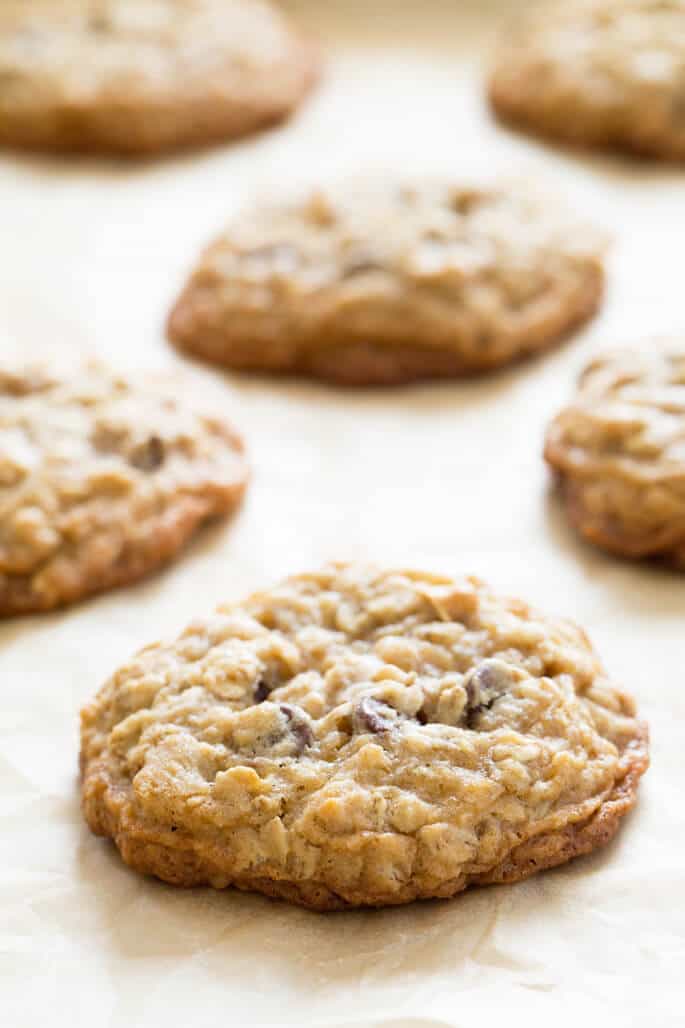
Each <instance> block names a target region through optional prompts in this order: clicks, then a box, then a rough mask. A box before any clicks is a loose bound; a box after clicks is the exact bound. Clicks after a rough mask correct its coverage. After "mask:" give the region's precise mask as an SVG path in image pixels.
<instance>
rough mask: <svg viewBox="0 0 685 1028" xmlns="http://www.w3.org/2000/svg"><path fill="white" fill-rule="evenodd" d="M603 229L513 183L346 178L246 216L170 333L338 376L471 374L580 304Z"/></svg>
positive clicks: (239, 362)
mask: <svg viewBox="0 0 685 1028" xmlns="http://www.w3.org/2000/svg"><path fill="white" fill-rule="evenodd" d="M603 242H604V241H603V240H601V239H600V237H599V235H598V233H597V232H595V231H594V230H592V229H590V228H589V227H588V226H586V225H584V224H582V223H579V222H576V221H575V220H574V219H572V218H569V217H568V216H567V215H566V214H562V213H560V211H559V210H558V208H557V206H556V204H555V203H554V202H553V201H552V200H549V199H547V200H542V199H541V198H539V197H538V196H534V195H533V193H532V192H529V191H527V190H522V189H519V188H514V187H509V186H501V187H491V188H483V189H474V188H471V187H465V186H459V185H449V184H444V183H435V182H433V183H424V184H422V185H420V186H417V187H410V186H398V185H392V184H386V183H383V184H380V183H373V184H367V185H366V186H365V187H364V188H361V187H359V188H358V187H356V186H352V185H347V186H346V187H344V188H343V187H340V188H334V189H332V190H328V191H327V192H316V193H312V194H311V195H309V196H307V197H306V198H298V199H293V200H291V201H290V202H286V203H282V204H280V205H274V206H272V207H271V208H269V207H268V206H267V207H264V206H263V205H262V206H259V207H256V208H255V209H254V210H252V211H248V212H246V213H245V214H243V215H242V216H240V217H239V218H238V219H237V220H236V221H235V222H234V224H233V225H231V226H230V228H229V229H228V231H227V232H226V233H225V234H224V235H223V236H222V237H221V238H220V239H218V240H217V241H216V242H215V243H214V245H212V246H210V247H209V249H208V250H207V251H206V252H205V254H204V255H203V257H202V258H201V260H200V262H199V264H198V266H197V267H196V269H195V271H194V272H193V273H192V275H191V277H190V280H189V282H188V284H187V285H186V287H185V289H184V290H183V293H182V295H181V297H180V298H179V300H178V301H177V303H176V305H175V307H174V309H173V311H172V313H171V317H170V319H169V326H168V330H169V335H170V338H171V339H172V340H173V341H174V342H175V343H176V344H177V345H178V346H179V347H180V348H181V349H183V350H185V351H186V352H188V353H190V354H194V355H196V356H198V357H202V358H205V359H207V360H210V361H213V362H215V363H217V364H221V365H225V366H226V367H231V368H240V369H247V370H260V371H269V372H291V373H296V374H301V375H311V376H315V377H318V378H323V379H327V380H330V381H332V382H337V383H341V384H347V385H371V384H381V385H384V384H392V383H399V382H406V381H410V380H412V379H422V378H432V377H443V376H453V375H457V376H459V375H466V374H469V373H472V372H478V371H483V370H486V369H489V368H496V367H498V366H500V365H503V364H507V363H509V362H511V361H513V360H516V359H517V358H520V357H523V356H524V355H527V354H531V353H534V352H536V351H538V350H540V349H542V348H544V347H546V346H548V345H550V344H551V343H554V342H556V341H557V340H559V339H560V337H562V336H564V335H565V334H566V333H567V332H568V331H569V330H570V329H572V328H574V327H575V326H577V325H579V324H581V323H582V322H583V321H585V320H586V319H587V318H589V317H590V315H592V314H593V313H594V312H595V310H596V309H597V307H598V305H599V302H600V298H601V295H602V286H603V270H602V254H603Z"/></svg>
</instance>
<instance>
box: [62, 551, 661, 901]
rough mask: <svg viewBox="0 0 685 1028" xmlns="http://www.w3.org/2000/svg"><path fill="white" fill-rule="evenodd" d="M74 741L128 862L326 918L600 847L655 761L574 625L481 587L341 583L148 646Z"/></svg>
mask: <svg viewBox="0 0 685 1028" xmlns="http://www.w3.org/2000/svg"><path fill="white" fill-rule="evenodd" d="M81 742H82V750H81V761H82V770H83V793H82V799H83V809H84V813H85V816H86V818H87V821H88V823H89V825H90V827H91V828H92V829H93V831H95V832H97V833H99V834H103V835H108V836H111V837H112V838H113V839H114V840H115V842H116V844H117V846H118V847H119V849H120V851H121V854H122V856H123V858H124V860H125V861H126V862H127V863H128V864H130V865H131V866H132V867H134V868H136V869H138V870H140V871H143V872H148V873H152V874H155V875H158V876H159V877H161V878H163V879H164V880H166V881H169V882H172V883H176V884H180V885H194V884H204V883H208V884H211V885H213V886H216V887H219V888H222V887H225V886H229V885H233V886H237V887H238V888H241V889H247V890H256V891H260V892H264V893H267V894H269V895H273V896H280V897H284V898H286V899H290V900H292V901H294V902H298V903H301V904H304V905H306V906H309V907H313V908H315V909H320V910H329V909H337V908H342V907H346V906H350V905H353V906H358V905H376V906H383V905H389V904H397V903H404V902H408V901H410V900H413V899H416V898H426V897H447V896H451V895H454V894H455V893H457V892H459V891H461V890H462V889H464V888H466V887H467V886H468V885H471V884H475V883H487V882H496V881H515V880H517V879H518V878H523V877H526V876H528V875H530V874H532V873H533V872H535V871H537V870H540V869H541V868H544V867H549V866H553V865H554V864H558V863H561V862H563V861H566V860H568V859H570V858H571V857H573V856H576V855H577V854H579V853H584V852H587V851H589V850H591V849H593V848H594V847H596V846H599V845H601V844H602V843H604V842H606V841H607V840H608V839H609V838H610V837H611V836H612V835H613V834H614V832H615V831H616V829H617V827H618V824H619V821H620V819H621V817H622V816H623V815H624V814H625V813H626V812H627V811H628V810H629V809H630V808H631V807H632V805H633V803H634V801H635V794H636V789H637V784H638V781H639V778H640V776H641V774H642V773H643V772H644V770H645V769H646V767H647V762H648V758H647V742H646V729H645V727H644V725H643V724H642V723H641V722H640V721H638V720H637V719H636V716H635V710H634V705H633V702H632V700H631V699H630V698H629V697H628V696H627V695H626V694H624V693H623V692H622V691H621V690H620V689H619V688H617V687H616V686H615V685H614V684H613V683H612V682H611V681H610V680H609V679H608V678H607V677H606V675H605V673H604V671H603V669H602V666H601V664H600V663H599V661H598V660H597V658H596V656H595V655H594V653H593V651H592V649H591V648H590V645H589V643H588V641H587V639H586V637H585V636H584V634H583V633H582V632H581V631H580V630H579V629H577V628H575V627H574V626H573V625H571V624H570V623H567V622H562V621H554V620H550V619H548V618H546V617H543V616H542V615H539V614H537V613H535V612H534V611H532V610H531V609H530V608H529V607H528V606H527V605H526V604H525V603H522V602H521V601H519V600H509V599H503V598H501V597H498V596H496V595H495V594H493V593H492V592H491V591H490V590H489V589H488V588H487V587H486V586H485V585H483V584H482V583H481V582H479V581H478V580H477V579H473V578H465V579H460V580H454V579H451V578H448V577H444V576H439V575H433V574H427V573H421V572H414V571H382V570H378V569H374V568H368V567H360V566H356V565H344V564H337V565H331V566H329V567H326V568H324V569H323V570H321V571H319V572H317V573H313V574H306V575H299V576H296V577H293V578H290V579H287V580H286V581H284V582H283V583H282V584H280V585H279V586H277V587H275V588H273V589H270V590H268V591H265V592H262V593H258V594H256V595H253V596H251V597H250V598H248V599H247V600H246V601H245V602H244V603H240V604H235V605H229V606H225V607H220V608H219V609H218V610H217V612H216V613H215V614H214V615H213V616H211V617H209V618H206V619H203V620H198V621H196V622H194V623H193V624H191V625H190V626H189V627H188V628H187V629H186V630H185V631H184V632H183V633H182V634H181V635H180V637H179V638H178V639H177V640H176V641H175V642H172V643H168V644H155V645H152V646H149V647H147V648H146V649H144V650H142V651H141V652H140V653H139V654H138V655H137V656H136V657H134V658H133V659H132V660H131V661H130V662H129V663H128V664H126V665H124V666H123V667H122V668H120V669H119V670H118V671H117V672H116V673H115V674H114V675H113V676H112V677H111V678H110V680H109V681H108V682H107V683H106V684H105V685H104V687H103V688H102V689H101V691H100V693H99V694H98V695H97V696H96V698H95V699H94V700H93V701H92V702H91V703H90V704H89V705H88V706H87V707H86V708H85V709H84V711H83V713H82V737H81Z"/></svg>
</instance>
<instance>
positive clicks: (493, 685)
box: [464, 659, 512, 728]
mask: <svg viewBox="0 0 685 1028" xmlns="http://www.w3.org/2000/svg"><path fill="white" fill-rule="evenodd" d="M511 683H512V674H511V670H510V668H509V667H508V666H507V665H506V664H505V663H504V662H503V661H501V660H495V659H491V660H484V661H483V662H482V663H481V664H478V666H477V667H475V668H474V669H473V670H472V671H471V672H470V674H469V675H468V677H467V679H466V682H465V683H464V687H465V689H466V710H465V720H466V727H467V728H473V726H474V723H475V721H476V719H477V717H478V715H479V714H481V713H482V712H483V711H484V710H490V708H491V707H492V705H493V704H494V703H495V702H496V701H497V700H498V699H500V697H501V696H503V695H504V693H505V692H506V691H507V689H508V688H509V686H510V685H511Z"/></svg>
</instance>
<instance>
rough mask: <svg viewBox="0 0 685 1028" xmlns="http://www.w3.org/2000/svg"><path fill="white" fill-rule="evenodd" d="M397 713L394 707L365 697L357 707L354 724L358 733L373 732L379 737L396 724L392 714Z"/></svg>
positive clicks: (370, 697)
mask: <svg viewBox="0 0 685 1028" xmlns="http://www.w3.org/2000/svg"><path fill="white" fill-rule="evenodd" d="M394 713H396V712H395V711H394V709H393V707H389V706H388V704H387V703H381V701H380V700H374V698H373V697H372V696H365V697H364V699H363V700H360V702H359V703H358V704H357V706H356V707H355V711H354V715H353V717H354V722H355V727H357V731H362V732H373V733H374V734H375V735H378V734H379V733H380V732H387V731H389V730H390V729H391V728H392V727H393V724H394V719H393V718H392V714H394Z"/></svg>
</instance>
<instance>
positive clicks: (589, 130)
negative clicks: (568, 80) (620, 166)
mask: <svg viewBox="0 0 685 1028" xmlns="http://www.w3.org/2000/svg"><path fill="white" fill-rule="evenodd" d="M486 94H487V99H488V102H489V104H490V108H491V109H492V111H493V112H494V114H495V115H496V116H497V118H498V119H499V121H500V122H502V124H503V125H506V126H508V127H509V128H513V129H517V130H520V131H524V132H526V133H528V134H529V135H532V136H535V137H537V138H538V139H541V140H542V141H547V142H550V143H556V144H561V145H562V146H565V147H567V148H569V149H571V150H579V151H584V152H588V151H589V152H592V151H597V152H600V153H605V154H609V155H611V154H615V155H621V154H623V155H624V156H627V157H632V158H634V159H635V160H642V161H648V160H650V159H652V160H659V161H663V162H665V163H672V164H680V163H682V162H683V161H685V147H683V146H682V145H679V144H677V143H671V142H670V141H669V139H668V137H667V136H665V135H661V136H659V137H658V138H655V139H652V140H649V141H647V140H646V139H644V138H641V137H640V136H639V135H638V134H637V133H635V134H630V133H629V132H626V131H624V132H621V133H616V132H611V131H609V130H608V128H604V129H603V128H602V126H601V123H600V121H599V119H598V120H597V121H596V122H592V123H591V122H590V121H588V120H587V119H585V120H583V121H577V120H573V121H570V120H569V119H568V118H566V119H565V118H563V117H562V116H561V115H559V116H557V115H555V114H552V115H551V116H550V114H549V112H543V111H542V110H541V109H540V108H539V107H530V106H529V105H528V104H527V103H526V102H525V101H521V99H520V98H519V97H518V95H517V91H516V89H515V88H512V86H511V80H510V78H509V76H508V75H507V73H506V71H505V70H504V61H503V62H502V65H500V64H496V65H495V67H494V68H493V69H492V70H491V72H490V75H489V78H488V81H487V87H486ZM638 125H639V122H638Z"/></svg>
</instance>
